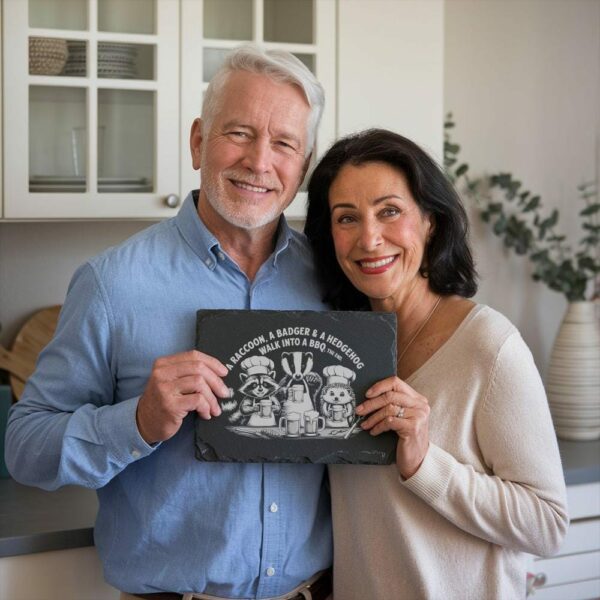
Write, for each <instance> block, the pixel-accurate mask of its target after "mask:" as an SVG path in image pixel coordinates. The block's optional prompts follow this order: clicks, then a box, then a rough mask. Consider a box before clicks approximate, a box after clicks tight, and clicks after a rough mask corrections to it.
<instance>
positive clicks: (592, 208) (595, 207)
mask: <svg viewBox="0 0 600 600" xmlns="http://www.w3.org/2000/svg"><path fill="white" fill-rule="evenodd" d="M598 211H600V204H590V205H589V206H587V207H586V208H584V209H583V210H582V211H581V212H580V213H579V214H580V215H581V216H582V217H587V216H589V215H595V214H596V213H597V212H598Z"/></svg>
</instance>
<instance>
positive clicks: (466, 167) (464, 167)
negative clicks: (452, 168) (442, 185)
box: [455, 163, 469, 177]
mask: <svg viewBox="0 0 600 600" xmlns="http://www.w3.org/2000/svg"><path fill="white" fill-rule="evenodd" d="M468 170H469V165H467V164H465V163H463V164H462V165H460V167H458V169H456V173H455V175H456V176H457V177H460V176H461V175H464V174H465V173H466V172H467V171H468Z"/></svg>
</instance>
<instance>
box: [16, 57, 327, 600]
mask: <svg viewBox="0 0 600 600" xmlns="http://www.w3.org/2000/svg"><path fill="white" fill-rule="evenodd" d="M322 107H323V92H322V88H321V86H320V85H319V84H318V82H317V81H316V79H315V78H314V77H313V75H312V74H311V73H310V72H309V71H308V70H307V69H306V68H305V67H304V66H303V65H302V64H301V63H300V61H298V60H297V59H296V58H295V57H293V56H292V55H290V54H288V53H285V52H267V53H265V52H263V51H261V50H259V49H257V48H253V47H245V48H241V49H239V50H237V51H235V52H234V53H233V54H232V55H230V56H229V57H228V59H227V61H226V63H225V65H224V66H223V67H222V69H221V70H220V71H219V73H218V74H217V75H216V76H215V77H214V79H213V81H212V82H211V84H210V86H209V89H208V90H207V93H206V98H205V102H204V107H203V112H202V119H196V120H195V121H194V123H193V126H192V131H191V138H190V147H191V153H192V162H193V166H194V168H195V169H200V170H201V174H202V183H201V188H200V190H199V191H195V192H193V193H191V194H190V195H189V196H188V197H187V199H186V201H185V203H184V205H183V206H182V208H181V211H180V212H179V214H178V215H177V216H176V217H175V218H173V219H171V220H169V221H165V222H163V223H160V224H158V225H155V226H153V227H150V228H149V229H147V230H145V231H143V232H141V233H139V234H138V235H136V236H134V237H133V238H131V239H129V240H127V241H126V242H125V243H123V244H121V245H120V246H117V247H116V248H112V249H109V250H108V251H106V252H105V253H103V254H101V255H100V256H98V257H96V258H94V259H92V260H90V261H89V262H88V263H86V264H85V265H83V266H82V267H80V269H79V270H78V271H77V272H76V274H75V276H74V278H73V280H72V282H71V285H70V286H69V292H68V295H67V298H66V300H65V303H64V306H63V309H62V311H61V316H60V320H59V324H58V328H57V331H56V334H55V337H54V340H53V341H52V342H51V344H50V345H49V346H48V347H47V348H46V350H45V351H44V352H43V353H42V355H41V357H40V360H39V364H38V368H37V370H36V372H35V374H34V375H33V376H32V377H31V379H30V381H29V383H28V385H27V388H26V390H25V393H24V394H23V397H22V399H21V401H20V402H19V403H18V404H17V405H16V406H15V407H14V408H13V410H12V413H11V415H10V422H9V425H8V431H7V462H8V465H9V469H10V471H11V473H12V474H13V476H14V477H15V479H17V480H19V481H21V482H23V483H26V484H29V485H37V486H40V487H43V488H45V489H56V488H58V487H60V486H62V485H65V484H78V485H83V486H87V487H92V488H97V489H98V496H99V500H100V510H99V514H98V518H97V522H96V528H95V541H96V546H97V547H98V551H99V553H100V556H101V558H102V561H103V564H104V572H105V577H106V579H107V581H108V582H109V583H111V584H112V585H114V586H115V587H117V588H119V589H120V590H122V591H123V592H128V593H129V594H134V595H135V596H134V597H137V596H139V595H141V597H145V598H155V599H156V600H162V599H163V598H179V597H181V596H180V595H181V594H183V593H187V592H195V593H198V594H199V595H198V596H197V597H198V598H203V597H208V596H207V595H210V597H215V596H216V597H218V598H274V597H276V598H278V597H282V598H283V597H285V598H300V597H304V595H302V590H306V589H307V586H309V587H308V589H310V592H311V593H312V596H313V598H317V599H318V598H323V597H325V596H326V592H324V591H323V590H324V587H325V586H324V577H320V576H319V573H320V571H322V570H324V569H326V568H327V567H329V565H330V564H331V525H330V516H329V499H328V495H327V493H326V492H324V488H323V478H324V470H323V467H322V466H318V465H287V464H264V465H263V464H234V463H202V462H199V461H197V460H196V459H195V458H194V438H193V430H194V427H193V424H194V417H195V416H196V415H199V417H200V418H204V419H210V418H211V416H216V415H218V414H220V408H219V402H218V400H217V399H218V398H220V397H226V396H227V395H228V390H227V388H226V386H225V385H224V382H223V380H222V379H221V378H222V377H223V376H224V375H225V374H226V373H227V370H226V368H225V367H224V365H223V364H221V363H220V362H219V361H218V360H217V359H215V358H213V357H210V356H207V355H205V354H202V353H200V352H197V351H195V350H191V349H192V348H193V347H194V336H195V319H196V316H195V315H196V311H197V310H198V309H200V308H236V309H240V308H252V309H282V310H285V309H308V310H323V309H325V308H326V307H325V306H324V305H323V304H322V303H321V300H320V297H321V296H320V291H319V289H318V286H317V284H316V282H315V276H314V271H313V264H312V260H311V258H310V253H309V251H308V249H307V248H308V247H307V245H306V243H305V240H304V238H303V237H302V236H300V234H298V233H296V232H294V231H292V230H290V229H289V228H288V226H287V225H286V223H285V219H284V218H283V217H282V216H281V213H282V211H283V210H284V209H285V208H286V206H287V205H288V204H289V203H290V202H291V200H292V199H293V197H294V195H295V194H296V192H297V190H298V187H299V185H300V183H301V181H302V179H303V177H304V175H305V173H306V169H307V165H308V162H309V159H310V153H311V149H312V147H313V144H314V139H315V132H316V128H317V125H318V122H319V119H320V114H321V112H322ZM313 579H316V582H315V583H312V581H313ZM152 594H155V595H154V596H153V595H152ZM126 597H127V598H129V597H130V596H128V595H126V594H123V598H126ZM308 597H310V596H308Z"/></svg>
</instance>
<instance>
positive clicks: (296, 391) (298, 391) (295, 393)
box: [288, 383, 304, 402]
mask: <svg viewBox="0 0 600 600" xmlns="http://www.w3.org/2000/svg"><path fill="white" fill-rule="evenodd" d="M288 397H289V396H288ZM303 398H304V386H303V385H302V384H301V383H295V384H294V385H292V397H291V400H293V401H294V402H302V399H303Z"/></svg>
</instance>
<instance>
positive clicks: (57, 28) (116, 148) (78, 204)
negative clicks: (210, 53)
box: [3, 0, 180, 219]
mask: <svg viewBox="0 0 600 600" xmlns="http://www.w3.org/2000/svg"><path fill="white" fill-rule="evenodd" d="M178 26H179V13H178V4H177V3H176V2H172V1H171V0H5V2H4V20H3V27H4V31H3V38H4V40H5V44H4V53H3V59H4V73H5V77H6V80H10V81H13V82H15V83H14V85H13V86H5V102H4V111H5V122H6V123H7V126H6V128H5V132H4V133H5V135H4V137H5V143H4V156H5V157H6V159H8V160H7V162H11V161H12V164H11V165H10V166H11V168H9V165H8V164H7V168H6V171H5V195H4V204H5V214H4V217H5V218H8V219H10V218H123V217H132V218H135V217H161V216H167V215H168V214H170V213H172V212H173V211H174V209H175V208H176V205H177V204H178V201H177V199H178V197H179V195H180V194H179V181H178V162H179V161H178V159H179V156H178V151H179V148H178V145H179V140H178V133H177V128H178V113H177V106H178V96H179V76H178V55H179V53H178V43H179V30H178ZM9 115H10V116H9ZM7 117H9V118H8V120H7ZM23 131H25V132H26V135H25V136H23ZM7 150H8V153H7ZM9 153H10V156H9ZM167 197H168V198H169V202H168V203H167V202H165V200H166V198H167ZM174 198H175V201H174V200H173V199H174Z"/></svg>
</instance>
